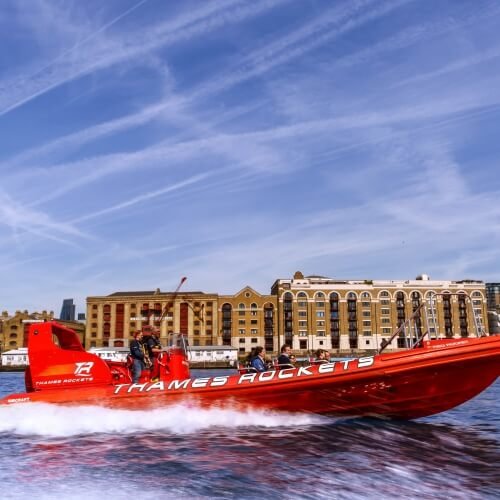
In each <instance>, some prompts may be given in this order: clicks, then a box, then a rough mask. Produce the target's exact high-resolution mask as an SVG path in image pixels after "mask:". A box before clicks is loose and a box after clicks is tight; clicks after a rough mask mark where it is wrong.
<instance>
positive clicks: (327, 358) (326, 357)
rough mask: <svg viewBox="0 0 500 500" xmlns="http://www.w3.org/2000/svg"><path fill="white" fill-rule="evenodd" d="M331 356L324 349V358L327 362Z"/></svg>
mask: <svg viewBox="0 0 500 500" xmlns="http://www.w3.org/2000/svg"><path fill="white" fill-rule="evenodd" d="M331 356H332V355H331V354H330V351H325V360H326V362H327V363H330V359H331Z"/></svg>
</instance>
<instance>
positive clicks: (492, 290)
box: [486, 283, 500, 334]
mask: <svg viewBox="0 0 500 500" xmlns="http://www.w3.org/2000/svg"><path fill="white" fill-rule="evenodd" d="M486 298H487V304H488V324H489V331H490V333H494V334H499V333H500V283H486Z"/></svg>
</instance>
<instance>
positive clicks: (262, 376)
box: [259, 371, 276, 382]
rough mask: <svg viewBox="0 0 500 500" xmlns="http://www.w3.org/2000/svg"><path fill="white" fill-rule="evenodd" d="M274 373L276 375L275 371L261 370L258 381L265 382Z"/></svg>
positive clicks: (272, 376)
mask: <svg viewBox="0 0 500 500" xmlns="http://www.w3.org/2000/svg"><path fill="white" fill-rule="evenodd" d="M274 375H276V372H275V371H269V372H262V373H261V374H260V375H259V382H267V381H268V380H272V379H273V378H274Z"/></svg>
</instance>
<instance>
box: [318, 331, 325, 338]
mask: <svg viewBox="0 0 500 500" xmlns="http://www.w3.org/2000/svg"><path fill="white" fill-rule="evenodd" d="M317 335H318V337H325V330H318V333H317Z"/></svg>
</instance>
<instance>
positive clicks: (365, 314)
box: [363, 311, 371, 318]
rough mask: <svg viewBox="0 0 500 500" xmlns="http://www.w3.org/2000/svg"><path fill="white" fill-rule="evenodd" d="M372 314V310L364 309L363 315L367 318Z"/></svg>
mask: <svg viewBox="0 0 500 500" xmlns="http://www.w3.org/2000/svg"><path fill="white" fill-rule="evenodd" d="M370 314H371V313H370V311H363V316H364V317H365V318H369V317H370Z"/></svg>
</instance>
